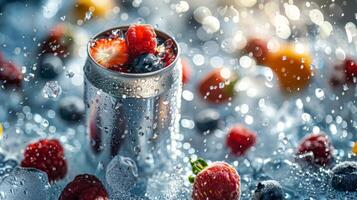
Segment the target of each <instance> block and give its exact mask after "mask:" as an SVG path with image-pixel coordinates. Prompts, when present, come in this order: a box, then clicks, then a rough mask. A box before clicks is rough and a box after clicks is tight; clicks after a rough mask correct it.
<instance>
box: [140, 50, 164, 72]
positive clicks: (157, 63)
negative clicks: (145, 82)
mask: <svg viewBox="0 0 357 200" xmlns="http://www.w3.org/2000/svg"><path fill="white" fill-rule="evenodd" d="M163 66H164V64H163V62H162V61H161V59H160V58H158V57H156V56H155V55H154V54H142V55H140V56H139V57H137V58H136V59H135V60H134V63H133V71H134V72H135V73H147V72H153V71H156V70H159V69H161V68H163Z"/></svg>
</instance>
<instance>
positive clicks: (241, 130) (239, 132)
mask: <svg viewBox="0 0 357 200" xmlns="http://www.w3.org/2000/svg"><path fill="white" fill-rule="evenodd" d="M256 141H257V134H256V133H254V132H252V131H251V130H249V129H247V128H245V127H244V126H242V125H236V126H234V127H233V128H231V130H230V131H229V133H228V135H227V138H226V144H227V146H228V147H229V148H230V150H231V152H232V153H233V154H234V155H237V156H241V155H243V154H244V153H245V152H246V151H247V150H248V149H249V148H251V147H252V146H254V145H255V143H256Z"/></svg>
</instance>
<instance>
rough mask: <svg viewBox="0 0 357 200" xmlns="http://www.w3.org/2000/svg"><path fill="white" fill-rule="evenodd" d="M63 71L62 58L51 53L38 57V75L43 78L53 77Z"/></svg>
mask: <svg viewBox="0 0 357 200" xmlns="http://www.w3.org/2000/svg"><path fill="white" fill-rule="evenodd" d="M62 72H63V62H62V60H61V59H60V58H59V57H57V56H54V55H52V54H45V55H43V56H42V57H41V58H40V64H39V66H38V75H39V76H40V77H41V78H43V79H54V78H56V77H57V76H58V75H60V74H61V73H62Z"/></svg>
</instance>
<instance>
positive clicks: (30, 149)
mask: <svg viewBox="0 0 357 200" xmlns="http://www.w3.org/2000/svg"><path fill="white" fill-rule="evenodd" d="M21 166H22V167H31V168H36V169H39V170H42V171H44V172H46V173H47V175H48V179H49V180H50V181H51V182H52V181H56V180H58V179H62V178H63V177H64V176H65V175H66V173H67V162H66V160H65V159H64V150H63V147H62V145H61V143H60V142H59V141H58V140H56V139H43V140H39V141H38V142H35V143H32V144H29V145H28V146H27V147H26V149H25V153H24V159H23V160H22V162H21Z"/></svg>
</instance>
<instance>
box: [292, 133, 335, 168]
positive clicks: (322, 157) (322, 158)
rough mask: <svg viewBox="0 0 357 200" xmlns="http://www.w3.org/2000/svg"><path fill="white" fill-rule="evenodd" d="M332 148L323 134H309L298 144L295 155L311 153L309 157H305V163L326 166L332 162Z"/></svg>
mask: <svg viewBox="0 0 357 200" xmlns="http://www.w3.org/2000/svg"><path fill="white" fill-rule="evenodd" d="M332 151H333V147H332V145H331V143H330V140H329V139H328V137H327V135H325V134H324V133H319V134H310V135H308V136H306V137H305V138H303V139H302V141H301V142H300V144H299V147H298V150H297V155H304V154H308V153H312V158H311V157H306V158H305V161H307V162H310V163H314V164H318V165H321V166H326V165H327V164H329V163H330V162H331V160H332Z"/></svg>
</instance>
